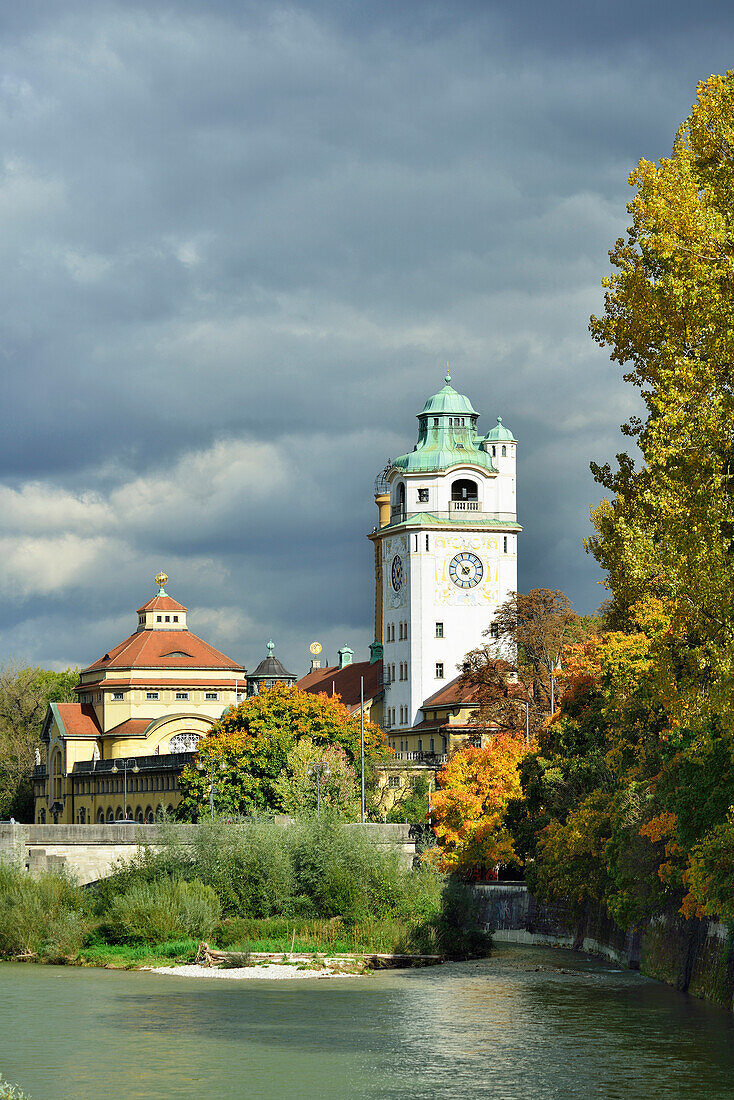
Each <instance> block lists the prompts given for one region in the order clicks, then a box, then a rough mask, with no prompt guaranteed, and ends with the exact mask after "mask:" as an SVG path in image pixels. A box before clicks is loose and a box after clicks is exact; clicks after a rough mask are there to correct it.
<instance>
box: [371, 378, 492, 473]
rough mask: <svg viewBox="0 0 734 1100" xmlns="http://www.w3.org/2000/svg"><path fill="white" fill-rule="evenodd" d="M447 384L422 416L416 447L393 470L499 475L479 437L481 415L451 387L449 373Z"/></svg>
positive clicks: (427, 406) (421, 413) (429, 401)
mask: <svg viewBox="0 0 734 1100" xmlns="http://www.w3.org/2000/svg"><path fill="white" fill-rule="evenodd" d="M445 382H446V384H445V386H444V387H443V388H442V389H440V390H439V391H438V393H435V394H434V395H433V396H432V397H429V398H428V400H427V401H426V403H425V405H424V406H423V409H422V410H421V412H419V413H418V425H419V427H418V442H417V443H416V445H415V447H414V448H413V450H412V451H411V452H410V453H409V454H406V455H401V456H400V458H397V459H396V460H395V462H394V463H393V466H394V467H395V468H396V469H398V470H401V471H402V472H404V473H406V474H420V473H432V472H438V471H441V470H448V469H449V468H450V467H451V466H460V465H466V464H469V465H472V466H480V467H481V468H482V469H484V470H486V471H487V472H488V473H496V472H497V471H496V470H495V467H494V465H493V463H492V458H491V456H490V455H489V454H488V452H487V451H485V450H484V449H483V447H482V439H481V438H480V436H479V435H478V434H477V420H478V419H479V413H478V412H477V411H476V409H475V408H474V407H473V406H472V403H471V401H470V400H469V398H468V397H466V396H465V395H464V394H463V393H459V392H458V391H457V390H455V389H454V387H453V386H452V385H451V375H450V374H449V373H448V371H447V372H446V378H445Z"/></svg>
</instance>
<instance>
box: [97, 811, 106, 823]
mask: <svg viewBox="0 0 734 1100" xmlns="http://www.w3.org/2000/svg"><path fill="white" fill-rule="evenodd" d="M97 824H98V825H104V810H97Z"/></svg>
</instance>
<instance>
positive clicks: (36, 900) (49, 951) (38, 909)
mask: <svg viewBox="0 0 734 1100" xmlns="http://www.w3.org/2000/svg"><path fill="white" fill-rule="evenodd" d="M90 928H91V914H90V906H89V900H88V898H87V897H86V896H85V894H84V892H83V891H82V890H81V888H80V887H79V886H77V885H76V883H75V882H74V881H73V879H71V878H70V877H69V876H68V875H66V874H63V873H59V872H55V871H44V872H42V873H40V874H38V875H30V874H29V873H28V872H27V871H26V870H25V868H24V867H21V866H20V865H18V864H13V863H0V956H5V957H11V958H40V959H43V960H44V961H46V962H62V961H64V960H66V959H67V958H70V957H71V956H73V955H75V954H76V952H77V951H78V950H79V948H80V947H81V946H82V944H83V943H84V941H85V939H86V937H87V935H88V933H89V930H90Z"/></svg>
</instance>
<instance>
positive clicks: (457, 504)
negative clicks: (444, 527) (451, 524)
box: [449, 500, 479, 512]
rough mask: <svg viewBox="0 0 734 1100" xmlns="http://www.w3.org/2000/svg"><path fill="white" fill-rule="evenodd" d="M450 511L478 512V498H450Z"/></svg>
mask: <svg viewBox="0 0 734 1100" xmlns="http://www.w3.org/2000/svg"><path fill="white" fill-rule="evenodd" d="M449 511H450V512H478V511H479V501H478V500H452V501H451V503H450V506H449Z"/></svg>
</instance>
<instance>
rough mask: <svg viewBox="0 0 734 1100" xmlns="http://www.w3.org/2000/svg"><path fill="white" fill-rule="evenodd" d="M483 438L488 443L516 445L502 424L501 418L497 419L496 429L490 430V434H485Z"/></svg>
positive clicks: (515, 441)
mask: <svg viewBox="0 0 734 1100" xmlns="http://www.w3.org/2000/svg"><path fill="white" fill-rule="evenodd" d="M484 438H485V440H486V441H487V442H488V443H498V442H499V443H517V440H516V439H515V437H514V435H513V434H512V432H511V431H510V429H509V428H506V427H505V426H504V424H503V423H502V417H501V416H498V417H497V425H496V427H494V428H492V430H491V432H487V434H486V435H485V437H484Z"/></svg>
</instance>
